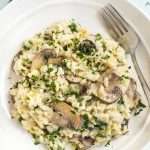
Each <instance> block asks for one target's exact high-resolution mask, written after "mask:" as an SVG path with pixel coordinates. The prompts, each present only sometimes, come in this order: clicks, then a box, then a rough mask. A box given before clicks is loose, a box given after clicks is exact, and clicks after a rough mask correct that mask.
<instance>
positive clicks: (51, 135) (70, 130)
mask: <svg viewBox="0 0 150 150" xmlns="http://www.w3.org/2000/svg"><path fill="white" fill-rule="evenodd" d="M130 68H131V67H130V66H128V64H127V61H126V57H125V51H124V49H123V48H122V47H120V46H119V44H118V43H117V42H115V41H113V40H111V39H105V38H103V37H102V36H101V34H99V33H97V34H92V33H90V32H89V31H88V30H87V29H86V28H84V27H82V26H81V25H80V24H78V23H76V21H75V20H67V21H62V22H59V23H56V24H54V25H51V26H50V27H48V28H47V29H45V30H44V31H42V32H41V33H38V34H36V35H35V36H34V37H32V38H31V39H29V40H26V41H25V42H24V43H23V44H22V46H21V48H20V50H19V52H18V54H17V55H16V56H15V57H14V60H13V70H14V72H15V74H16V75H17V76H18V77H19V78H18V80H17V81H16V83H15V84H14V85H13V86H12V87H11V89H10V95H11V98H12V107H11V115H12V118H14V119H16V120H18V121H19V122H20V124H21V125H22V126H23V128H25V129H26V130H27V131H28V132H29V133H30V134H31V135H32V136H33V138H34V142H35V144H43V145H45V148H46V149H47V150H65V149H66V148H65V147H66V144H70V145H71V146H72V149H76V150H81V149H88V148H89V147H91V146H92V145H95V144H100V143H107V142H109V141H111V140H112V139H113V138H115V137H119V136H120V135H124V134H126V133H127V132H128V123H129V120H130V118H131V117H132V116H134V115H138V114H139V113H140V112H141V110H142V109H143V108H144V107H145V105H144V104H143V103H142V102H141V98H140V94H139V93H138V92H137V89H136V82H135V80H134V79H133V78H131V76H130V73H129V72H130V71H129V70H130Z"/></svg>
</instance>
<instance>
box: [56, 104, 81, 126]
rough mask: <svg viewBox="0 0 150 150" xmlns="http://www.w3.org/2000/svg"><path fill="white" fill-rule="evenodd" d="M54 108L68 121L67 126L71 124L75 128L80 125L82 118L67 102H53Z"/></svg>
mask: <svg viewBox="0 0 150 150" xmlns="http://www.w3.org/2000/svg"><path fill="white" fill-rule="evenodd" d="M54 110H55V111H56V112H58V113H60V114H61V115H62V116H63V117H64V119H66V120H67V121H68V124H67V126H71V127H73V128H76V129H77V128H80V127H81V126H82V118H81V117H80V115H79V114H77V113H76V112H75V111H74V110H73V108H72V107H71V106H70V105H68V104H67V103H64V102H58V103H55V104H54Z"/></svg>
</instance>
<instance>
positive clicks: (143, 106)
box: [134, 100, 146, 116]
mask: <svg viewBox="0 0 150 150" xmlns="http://www.w3.org/2000/svg"><path fill="white" fill-rule="evenodd" d="M145 107H146V105H144V104H143V103H142V102H141V100H139V102H138V104H137V106H136V108H137V109H136V111H135V113H134V115H135V116H137V115H139V114H140V113H141V111H143V109H144V108H145Z"/></svg>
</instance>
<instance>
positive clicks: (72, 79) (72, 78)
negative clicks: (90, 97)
mask: <svg viewBox="0 0 150 150" xmlns="http://www.w3.org/2000/svg"><path fill="white" fill-rule="evenodd" d="M65 77H66V79H67V80H68V81H69V82H70V83H80V82H81V81H82V79H81V78H80V77H77V76H75V75H66V76H65Z"/></svg>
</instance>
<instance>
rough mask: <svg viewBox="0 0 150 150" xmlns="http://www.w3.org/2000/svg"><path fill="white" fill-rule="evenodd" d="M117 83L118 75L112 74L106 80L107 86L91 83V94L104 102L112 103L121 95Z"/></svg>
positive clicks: (118, 82)
mask: <svg viewBox="0 0 150 150" xmlns="http://www.w3.org/2000/svg"><path fill="white" fill-rule="evenodd" d="M119 84H120V81H119V77H117V76H116V75H114V74H112V75H111V76H110V78H109V80H108V84H107V86H105V85H103V84H102V83H96V84H92V85H91V89H93V90H92V91H93V92H92V94H93V95H94V96H96V97H98V98H99V99H100V100H101V101H103V102H104V103H107V104H111V103H114V102H116V101H117V100H119V99H120V97H121V96H122V90H121V88H120V87H119Z"/></svg>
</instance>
